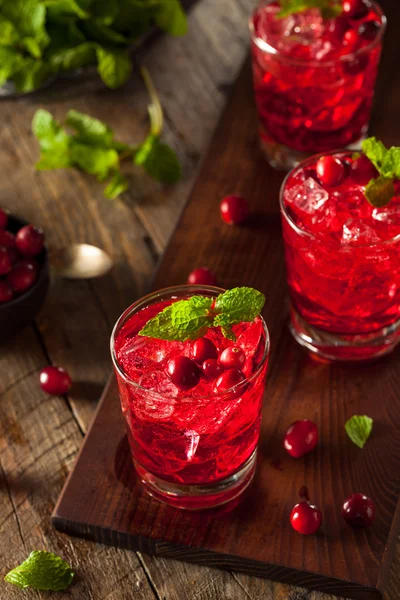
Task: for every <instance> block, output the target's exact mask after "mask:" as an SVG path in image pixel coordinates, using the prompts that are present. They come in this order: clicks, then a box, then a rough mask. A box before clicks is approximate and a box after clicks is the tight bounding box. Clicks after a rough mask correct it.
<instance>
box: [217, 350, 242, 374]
mask: <svg viewBox="0 0 400 600" xmlns="http://www.w3.org/2000/svg"><path fill="white" fill-rule="evenodd" d="M218 360H219V363H220V365H221V367H223V368H224V369H239V370H240V369H241V368H242V367H243V366H244V363H245V362H246V355H245V353H244V352H243V350H242V349H241V348H239V346H228V348H225V350H223V351H222V352H221V354H220V355H219V359H218Z"/></svg>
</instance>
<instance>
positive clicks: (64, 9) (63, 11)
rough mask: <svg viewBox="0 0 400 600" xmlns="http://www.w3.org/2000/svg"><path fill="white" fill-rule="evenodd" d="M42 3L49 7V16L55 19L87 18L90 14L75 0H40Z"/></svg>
mask: <svg viewBox="0 0 400 600" xmlns="http://www.w3.org/2000/svg"><path fill="white" fill-rule="evenodd" d="M110 1H111V0H110ZM42 4H43V5H44V6H47V7H48V8H49V14H50V16H51V17H53V18H56V19H57V18H58V19H59V18H60V17H64V18H66V17H67V18H68V17H72V16H75V17H79V18H80V19H87V18H88V17H89V16H90V14H89V12H87V11H86V10H85V9H84V8H83V7H82V6H81V4H82V3H79V2H76V1H75V0H42Z"/></svg>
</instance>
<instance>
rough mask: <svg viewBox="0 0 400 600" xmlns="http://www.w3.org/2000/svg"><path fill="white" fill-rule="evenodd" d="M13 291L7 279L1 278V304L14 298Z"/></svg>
mask: <svg viewBox="0 0 400 600" xmlns="http://www.w3.org/2000/svg"><path fill="white" fill-rule="evenodd" d="M12 297H13V291H12V289H11V288H10V286H9V285H8V283H7V282H6V281H4V280H3V279H0V304H3V302H9V301H10V300H12Z"/></svg>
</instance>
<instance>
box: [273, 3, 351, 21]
mask: <svg viewBox="0 0 400 600" xmlns="http://www.w3.org/2000/svg"><path fill="white" fill-rule="evenodd" d="M280 5H281V10H280V11H279V13H278V17H279V18H283V17H288V16H289V15H293V14H296V13H299V12H303V11H305V10H308V9H310V8H319V10H320V11H321V15H322V17H323V18H324V19H333V18H335V17H338V16H339V15H340V14H341V12H342V3H341V2H340V1H339V0H280Z"/></svg>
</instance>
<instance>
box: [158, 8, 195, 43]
mask: <svg viewBox="0 0 400 600" xmlns="http://www.w3.org/2000/svg"><path fill="white" fill-rule="evenodd" d="M155 20H156V23H157V25H158V26H159V27H161V29H162V30H163V31H166V32H167V33H170V34H171V35H176V36H180V35H185V34H186V33H187V29H188V26H187V19H186V15H185V13H184V11H183V9H182V6H181V4H180V2H179V0H159V7H158V8H157V9H156V14H155Z"/></svg>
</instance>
